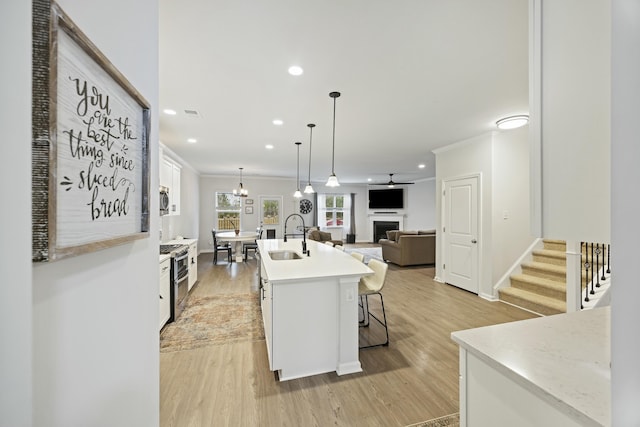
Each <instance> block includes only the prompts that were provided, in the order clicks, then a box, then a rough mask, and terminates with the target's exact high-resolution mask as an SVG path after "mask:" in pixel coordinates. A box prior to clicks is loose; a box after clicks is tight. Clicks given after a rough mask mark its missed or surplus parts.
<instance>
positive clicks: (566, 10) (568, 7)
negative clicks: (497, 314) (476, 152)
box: [541, 0, 611, 243]
mask: <svg viewBox="0 0 640 427" xmlns="http://www.w3.org/2000/svg"><path fill="white" fill-rule="evenodd" d="M610 15H611V12H610V0H597V1H589V2H584V1H581V0H566V1H561V2H558V1H544V2H543V7H542V133H541V134H542V176H543V179H542V235H543V237H547V238H552V239H563V240H574V241H592V242H603V243H606V242H609V241H610V230H609V224H610V117H609V111H610V96H611V90H610V79H611V73H610V66H611V65H610V54H611V48H610V42H611V36H610V34H611V23H610ZM578 17H579V19H577V18H578Z"/></svg>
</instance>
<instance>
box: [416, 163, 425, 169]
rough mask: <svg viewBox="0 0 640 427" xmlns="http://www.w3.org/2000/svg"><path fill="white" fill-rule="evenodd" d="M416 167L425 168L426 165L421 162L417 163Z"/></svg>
mask: <svg viewBox="0 0 640 427" xmlns="http://www.w3.org/2000/svg"><path fill="white" fill-rule="evenodd" d="M418 167H419V168H420V169H424V168H426V167H427V165H425V164H423V163H421V164H419V165H418Z"/></svg>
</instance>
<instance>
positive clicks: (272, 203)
mask: <svg viewBox="0 0 640 427" xmlns="http://www.w3.org/2000/svg"><path fill="white" fill-rule="evenodd" d="M262 223H263V224H264V225H274V224H279V223H280V201H279V200H277V199H264V200H263V201H262Z"/></svg>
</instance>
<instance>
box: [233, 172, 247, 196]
mask: <svg viewBox="0 0 640 427" xmlns="http://www.w3.org/2000/svg"><path fill="white" fill-rule="evenodd" d="M238 169H240V186H239V187H238V188H234V189H233V195H234V196H240V197H247V196H248V195H249V191H247V189H246V188H244V187H243V185H242V169H244V168H238Z"/></svg>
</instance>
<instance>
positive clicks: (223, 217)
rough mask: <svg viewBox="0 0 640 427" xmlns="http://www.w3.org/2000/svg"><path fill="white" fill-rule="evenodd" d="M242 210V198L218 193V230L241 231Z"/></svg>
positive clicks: (231, 194)
mask: <svg viewBox="0 0 640 427" xmlns="http://www.w3.org/2000/svg"><path fill="white" fill-rule="evenodd" d="M240 208H241V204H240V196H236V195H234V194H233V193H231V192H229V193H224V192H216V220H215V225H216V230H218V231H225V230H241V229H242V228H241V227H240Z"/></svg>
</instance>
